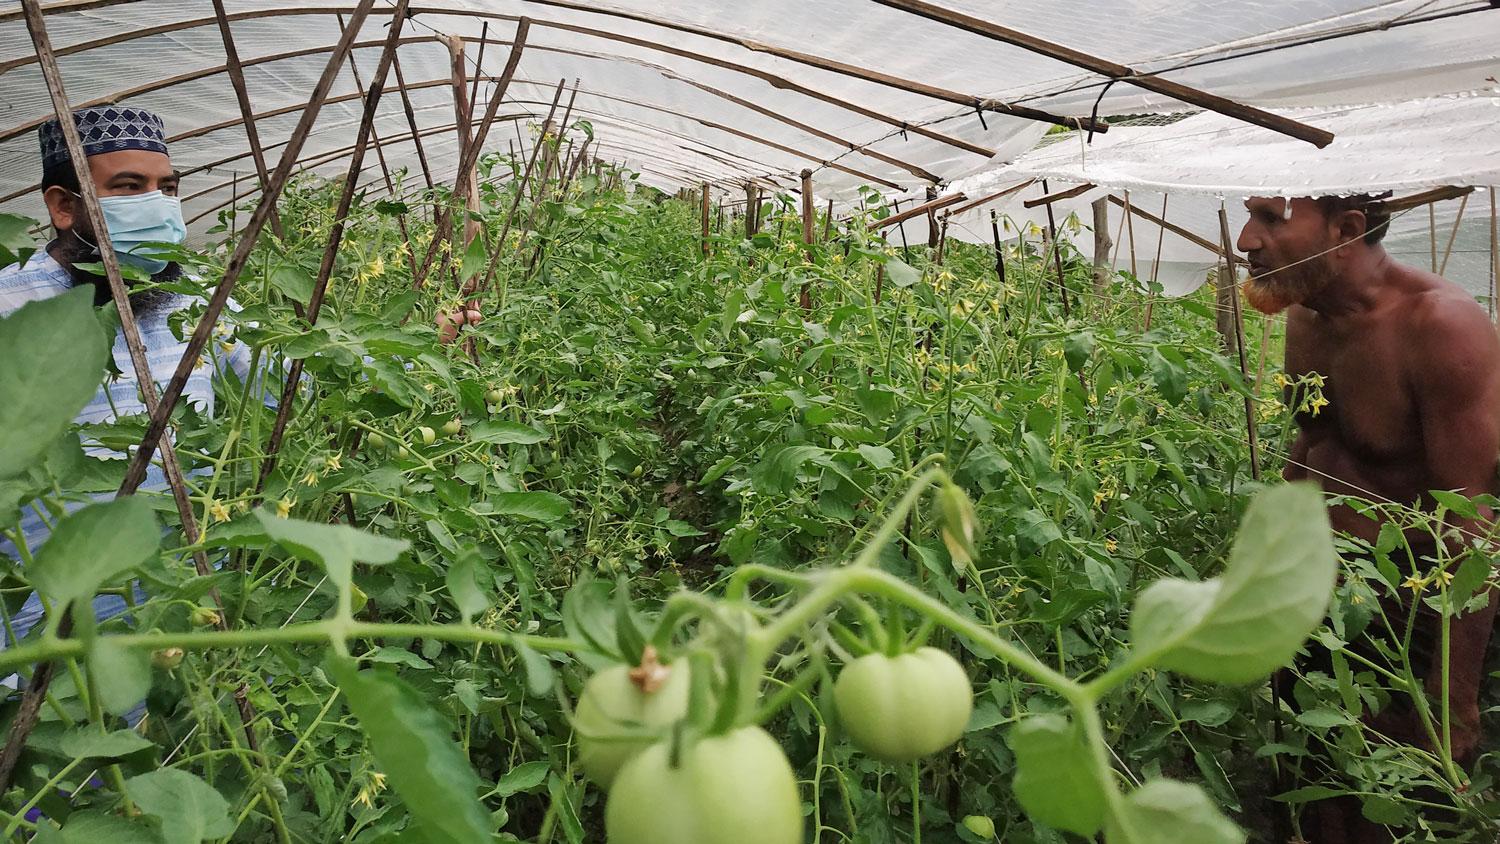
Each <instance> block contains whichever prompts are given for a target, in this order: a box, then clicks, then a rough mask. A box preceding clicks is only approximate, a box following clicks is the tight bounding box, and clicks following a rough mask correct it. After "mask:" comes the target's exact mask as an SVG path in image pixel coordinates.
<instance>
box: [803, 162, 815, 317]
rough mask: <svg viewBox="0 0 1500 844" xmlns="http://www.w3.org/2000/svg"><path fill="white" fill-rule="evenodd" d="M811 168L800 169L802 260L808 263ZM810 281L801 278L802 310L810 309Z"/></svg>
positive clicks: (811, 248)
mask: <svg viewBox="0 0 1500 844" xmlns="http://www.w3.org/2000/svg"><path fill="white" fill-rule="evenodd" d="M812 175H813V174H812V170H807V169H804V170H803V171H802V246H803V249H804V260H806V261H807V262H808V263H809V264H810V263H812V261H813V195H812ZM810 285H811V282H809V281H808V280H807V279H803V280H802V302H801V304H802V310H804V311H810V310H812V289H811V287H810Z"/></svg>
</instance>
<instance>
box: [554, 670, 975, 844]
mask: <svg viewBox="0 0 1500 844" xmlns="http://www.w3.org/2000/svg"><path fill="white" fill-rule="evenodd" d="M690 670H691V667H690V666H689V664H688V662H687V660H679V661H678V662H676V663H672V664H662V663H661V662H659V661H658V660H657V655H656V652H655V650H654V649H653V648H650V647H648V648H647V649H646V651H645V652H644V653H643V655H642V660H641V664H640V665H637V666H628V665H614V666H611V667H608V668H605V669H603V670H601V671H599V672H598V673H596V674H594V675H593V676H592V677H590V678H589V680H588V681H587V682H586V683H585V684H584V687H583V691H582V693H581V694H580V696H579V699H578V704H577V707H576V709H575V712H574V727H575V731H576V733H577V736H578V750H579V754H578V761H579V764H580V766H581V767H582V769H583V772H584V773H585V775H587V776H588V777H589V778H590V779H591V780H593V781H594V782H595V783H597V784H598V785H599V786H600V787H602V788H604V789H605V790H606V791H607V792H608V800H607V802H606V804H605V829H606V832H607V834H608V839H609V842H610V844H802V842H803V841H804V840H805V838H804V823H803V817H802V801H801V798H800V797H799V795H798V791H797V778H796V776H795V774H793V772H792V766H791V764H790V763H789V762H788V761H787V757H786V754H785V753H784V752H783V751H782V749H781V746H780V745H779V744H777V743H776V740H775V739H773V738H772V737H771V736H770V734H769V733H767V732H766V731H765V730H764V729H762V728H760V727H758V726H738V727H731V728H729V729H728V730H726V731H724V732H721V733H719V734H717V735H708V736H702V737H699V738H697V739H696V740H695V741H691V742H690V741H688V740H687V736H686V734H685V732H684V730H683V729H682V726H683V723H684V720H685V718H686V716H687V714H688V709H689V696H690V689H691V685H692V683H691V677H690ZM833 700H834V705H835V707H836V709H837V712H838V717H839V720H840V722H841V723H842V724H843V726H844V729H845V731H846V732H847V733H848V736H849V739H850V740H851V741H852V742H853V743H854V745H855V746H856V747H858V748H859V749H860V750H862V751H864V752H866V753H869V754H870V755H871V756H874V757H876V758H878V759H881V760H883V761H886V762H891V763H909V762H913V761H915V760H917V759H920V758H922V757H924V756H930V755H932V754H934V753H937V752H938V751H941V750H943V749H944V748H947V747H949V746H950V745H952V744H953V743H954V742H956V741H958V739H959V737H960V736H961V735H963V733H964V730H965V728H966V727H967V726H968V723H969V716H970V713H971V710H972V708H973V690H972V688H971V686H970V684H969V677H968V675H967V673H965V671H964V669H963V666H961V665H959V663H958V661H957V660H956V659H954V658H953V657H952V656H950V655H949V654H947V653H946V652H944V651H940V650H938V649H936V648H932V647H921V648H917V649H916V650H913V651H910V652H907V653H902V654H899V655H895V656H892V655H888V654H884V653H871V654H866V655H864V656H861V657H859V658H857V659H855V660H854V661H853V662H851V663H849V664H848V665H846V666H845V667H844V669H843V671H842V672H840V674H839V676H838V679H837V680H836V681H835V683H834V688H833Z"/></svg>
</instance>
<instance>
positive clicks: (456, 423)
mask: <svg viewBox="0 0 1500 844" xmlns="http://www.w3.org/2000/svg"><path fill="white" fill-rule="evenodd" d="M463 427H464V423H463V420H461V419H459V418H458V417H457V416H455V417H453V418H452V419H449V420H448V421H447V422H444V423H443V433H444V434H447V435H448V436H450V437H451V436H453V435H454V434H457V433H458V432H459V431H461V430H463Z"/></svg>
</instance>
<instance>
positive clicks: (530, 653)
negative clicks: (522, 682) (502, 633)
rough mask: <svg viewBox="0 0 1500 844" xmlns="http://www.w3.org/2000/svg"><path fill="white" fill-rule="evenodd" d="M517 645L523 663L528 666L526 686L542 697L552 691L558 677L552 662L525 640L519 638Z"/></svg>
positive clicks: (517, 651)
mask: <svg viewBox="0 0 1500 844" xmlns="http://www.w3.org/2000/svg"><path fill="white" fill-rule="evenodd" d="M515 647H516V653H518V654H520V655H521V664H522V665H523V666H524V667H525V668H526V686H527V688H528V689H530V690H531V693H532V694H533V695H536V696H537V697H541V696H543V695H545V694H547V693H548V692H550V691H552V684H553V682H554V681H555V680H556V679H557V672H556V671H554V670H553V668H552V663H550V662H548V661H547V658H546V657H544V656H542V655H541V654H539V653H537V652H536V651H535V650H533V649H532V648H531V646H530V645H527V644H526V643H525V642H522V641H519V640H517V641H516V643H515Z"/></svg>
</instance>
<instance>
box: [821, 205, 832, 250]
mask: <svg viewBox="0 0 1500 844" xmlns="http://www.w3.org/2000/svg"><path fill="white" fill-rule="evenodd" d="M832 231H833V197H831V196H830V197H828V210H827V211H826V212H824V214H823V242H824V243H827V242H828V237H829V235H830V234H831V233H832Z"/></svg>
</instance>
